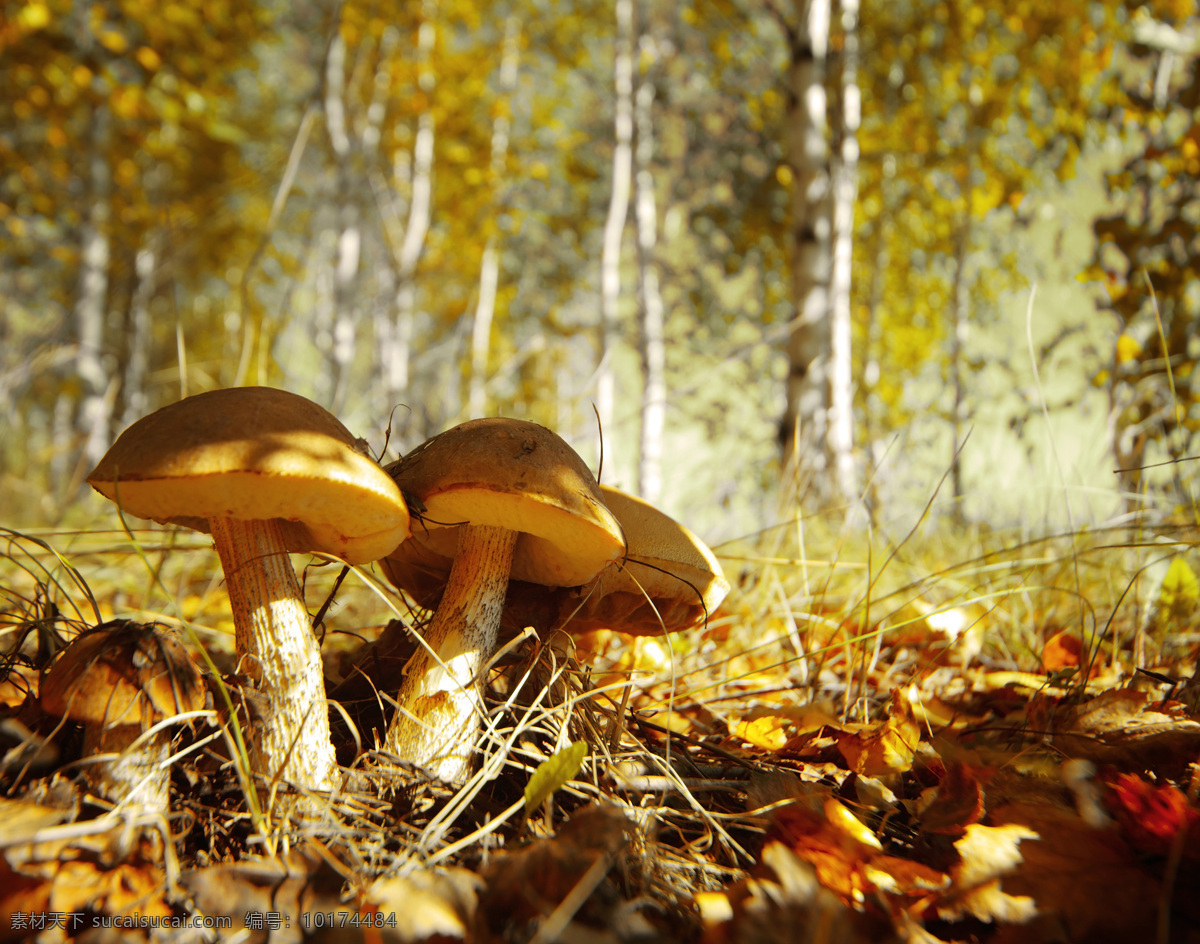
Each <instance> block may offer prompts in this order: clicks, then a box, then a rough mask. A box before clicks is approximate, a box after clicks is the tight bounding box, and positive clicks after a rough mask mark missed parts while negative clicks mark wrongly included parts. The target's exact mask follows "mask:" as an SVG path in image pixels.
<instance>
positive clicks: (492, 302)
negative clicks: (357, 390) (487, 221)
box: [467, 15, 521, 418]
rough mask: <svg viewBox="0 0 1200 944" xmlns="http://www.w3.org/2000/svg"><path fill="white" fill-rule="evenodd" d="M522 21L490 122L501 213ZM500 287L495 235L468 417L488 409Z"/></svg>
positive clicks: (512, 29) (505, 59) (515, 25)
mask: <svg viewBox="0 0 1200 944" xmlns="http://www.w3.org/2000/svg"><path fill="white" fill-rule="evenodd" d="M520 27H521V21H520V20H519V19H518V18H517V17H516V16H515V15H510V16H508V18H507V19H506V20H505V25H504V51H503V54H502V56H501V60H500V96H501V99H502V105H501V107H500V109H499V110H498V111H497V113H496V117H495V118H494V119H493V120H492V154H491V164H490V166H489V172H490V173H491V176H492V188H493V191H494V193H495V201H494V205H495V210H496V212H499V211H500V209H501V198H502V195H503V193H504V190H505V174H506V165H507V163H508V140H509V132H510V130H511V127H512V122H511V120H510V118H509V115H508V110H509V109H510V108H511V102H510V101H509V99H510V98H511V96H512V94H513V92H514V91H515V89H516V87H517V68H518V66H519V63H520V38H521V29H520ZM499 284H500V252H499V249H498V247H497V235H496V233H495V231H494V230H493V232H492V233H491V234H490V235H489V236H488V241H487V244H486V245H485V246H484V249H483V261H482V263H481V264H480V267H479V300H478V302H477V303H476V305H475V317H474V319H473V323H472V325H471V379H470V383H469V386H468V393H467V414H468V416H469V417H472V418H474V417H481V416H484V415H485V410H486V409H487V380H488V355H489V353H490V351H491V338H492V321H493V319H494V317H495V313H496V289H497V287H498V286H499Z"/></svg>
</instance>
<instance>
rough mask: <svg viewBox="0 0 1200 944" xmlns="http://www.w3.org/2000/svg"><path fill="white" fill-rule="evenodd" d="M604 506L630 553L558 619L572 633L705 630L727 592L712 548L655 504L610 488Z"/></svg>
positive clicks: (604, 489)
mask: <svg viewBox="0 0 1200 944" xmlns="http://www.w3.org/2000/svg"><path fill="white" fill-rule="evenodd" d="M600 491H601V492H602V493H603V495H604V501H605V502H606V503H607V505H608V507H609V509H610V510H611V511H612V513H613V514H614V515H616V516H617V520H618V521H620V522H621V527H622V528H624V530H625V537H626V540H627V541H628V542H629V550H628V553H627V554H626V555H625V560H624V562H623V563H622V565H621V566H620V567H608V568H606V569H605V570H603V571H602V572H601V573H600V574H599V575H598V576H597V577H596V579H595V580H593V581H592V582H591V583H589V584H588V585H587V586H585V587H583V588H582V589H581V590H580V591H579V594H578V597H579V599H578V600H572V599H568V600H566V601H565V602H564V604H563V606H562V609H561V610H560V614H559V615H560V619H561V620H564V621H565V628H566V629H568V630H569V631H570V632H572V633H583V632H588V631H590V630H594V629H614V630H616V631H617V632H621V633H629V634H630V635H634V636H660V635H662V634H663V633H664V632H668V633H670V632H678V631H680V630H685V629H691V628H693V627H695V626H699V625H701V624H702V623H703V622H704V621H705V619H707V618H708V617H709V616H711V615H712V613H713V611H714V610H716V608H717V607H718V606H720V605H721V601H722V600H724V599H725V596H726V594H728V593H729V583H728V581H726V579H725V575H724V573H723V572H722V571H721V565H720V563H719V562H718V561H717V558H716V556H715V555H714V554H713V552H712V551H711V550H709V548H708V545H706V544H705V543H704V542H703V541H701V540H700V538H698V537H697V536H696V535H695V534H694V533H693V532H692V531H691V530H690V529H688V528H686V527H685V526H684V525H682V524H680V523H679V522H678V521H675V520H674V519H673V518H671V517H670V516H669V515H666V514H664V513H663V512H661V511H659V510H658V509H657V508H655V507H654V506H653V505H651V504H650V503H649V502H645V501H642V499H640V498H635V497H634V496H632V495H627V494H625V493H624V492H622V491H619V490H618V489H615V488H612V487H611V486H608V485H602V486H600Z"/></svg>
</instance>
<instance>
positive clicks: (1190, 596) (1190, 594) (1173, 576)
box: [1158, 556, 1200, 617]
mask: <svg viewBox="0 0 1200 944" xmlns="http://www.w3.org/2000/svg"><path fill="white" fill-rule="evenodd" d="M1197 601H1200V580H1197V579H1196V574H1195V572H1194V571H1193V570H1192V568H1191V567H1189V566H1188V562H1187V561H1186V560H1184V558H1183V557H1182V556H1180V557H1176V558H1175V559H1174V560H1173V561H1171V566H1170V567H1168V568H1167V573H1166V576H1164V577H1163V582H1162V586H1161V587H1160V588H1159V591H1158V611H1159V612H1160V613H1163V614H1170V615H1171V616H1175V617H1185V616H1188V615H1189V614H1190V613H1192V612H1193V611H1194V610H1195V609H1196V603H1197Z"/></svg>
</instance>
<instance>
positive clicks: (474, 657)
mask: <svg viewBox="0 0 1200 944" xmlns="http://www.w3.org/2000/svg"><path fill="white" fill-rule="evenodd" d="M516 543H517V532H516V531H510V530H508V529H507V528H497V527H491V526H483V525H463V526H462V527H460V528H459V533H458V548H457V551H456V553H455V555H454V563H453V565H452V567H451V569H450V576H449V579H448V582H447V584H446V592H445V594H444V595H443V597H442V602H441V605H440V606H439V607H438V610H437V613H436V614H435V615H434V617H433V621H432V622H431V623H430V624H429V628H428V630H427V632H426V634H425V639H426V642H427V643H428V646H429V648H428V649H426V648H425V647H424V646H422V647H421V648H420V649H418V650H417V652H416V653H415V654H414V655H413V657H412V658H411V659H410V660H409V662H408V664H407V665H406V666H405V667H404V682H403V683H402V684H401V687H400V693H399V695H398V696H397V702H398V705H399V707H398V708H397V710H396V714H395V716H394V717H393V718H392V722H391V725H390V726H389V727H388V732H387V739H386V741H385V744H384V747H385V748H386V749H387V750H389V751H391V752H392V753H394V754H397V755H399V756H400V757H403V758H404V759H405V760H410V761H412V762H413V763H416V764H419V765H421V766H422V767H424V768H425V769H426V770H427V771H429V773H430V774H432V775H433V776H435V777H438V778H439V779H441V780H444V781H446V782H448V783H462V782H463V781H465V780H466V779H467V776H468V775H469V774H470V772H471V760H472V755H473V753H474V749H475V741H476V739H477V737H478V734H479V728H480V719H481V717H482V714H483V712H482V704H483V697H482V694H481V692H480V686H479V683H478V680H477V676H478V674H479V671H480V669H481V668H482V667H483V665H484V663H485V662H486V661H487V659H488V658H490V657H491V655H492V652H493V651H494V650H495V648H496V638H497V633H498V630H499V627H500V615H501V612H502V610H503V609H504V592H505V590H506V589H507V587H508V575H509V571H510V570H511V568H512V559H513V549H514V548H515V546H516ZM429 650H432V651H433V652H435V653H437V658H436V659H435V658H434V657H433V656H432V655H430V651H429Z"/></svg>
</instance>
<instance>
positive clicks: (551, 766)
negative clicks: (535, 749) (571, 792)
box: [525, 741, 588, 814]
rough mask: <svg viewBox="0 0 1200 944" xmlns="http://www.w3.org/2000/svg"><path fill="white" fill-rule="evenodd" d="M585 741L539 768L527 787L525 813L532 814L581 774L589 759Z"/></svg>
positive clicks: (543, 763) (558, 754) (573, 745)
mask: <svg viewBox="0 0 1200 944" xmlns="http://www.w3.org/2000/svg"><path fill="white" fill-rule="evenodd" d="M587 753H588V749H587V743H586V742H585V741H576V742H574V743H573V744H571V745H570V746H569V747H565V748H563V749H562V750H561V751H559V752H558V753H557V754H555V755H554V756H553V757H549V758H547V759H546V760H544V761H542V762H541V763H540V764H538V766H537V770H535V771H534V772H533V775H532V776H531V777H530V778H529V783H528V784H526V786H525V812H526V814H528V813H531V812H532V811H533V810H536V809H537V808H538V807H539V806H541V805H542V804H543V803H544V802H546V800H548V799H550V797H551V796H553V795H554V793H555V791H557V790H559V789H560V788H562V787H564V786H566V785H567V783H568V782H569V781H570V780H571V778H572V777H574V776H575V775H576V774H577V773H579V768H580V767H582V766H583V762H584V759H585V758H586V757H587Z"/></svg>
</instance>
